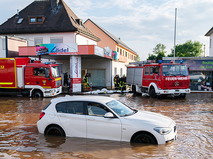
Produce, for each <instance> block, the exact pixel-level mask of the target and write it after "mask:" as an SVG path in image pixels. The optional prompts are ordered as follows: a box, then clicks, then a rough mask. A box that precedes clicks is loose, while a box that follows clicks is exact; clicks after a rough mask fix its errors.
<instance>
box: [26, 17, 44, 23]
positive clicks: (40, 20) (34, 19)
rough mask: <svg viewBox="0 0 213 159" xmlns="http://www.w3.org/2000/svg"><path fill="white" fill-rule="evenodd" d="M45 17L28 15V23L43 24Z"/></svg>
mask: <svg viewBox="0 0 213 159" xmlns="http://www.w3.org/2000/svg"><path fill="white" fill-rule="evenodd" d="M44 19H45V17H42V16H39V17H29V23H30V24H43V22H44Z"/></svg>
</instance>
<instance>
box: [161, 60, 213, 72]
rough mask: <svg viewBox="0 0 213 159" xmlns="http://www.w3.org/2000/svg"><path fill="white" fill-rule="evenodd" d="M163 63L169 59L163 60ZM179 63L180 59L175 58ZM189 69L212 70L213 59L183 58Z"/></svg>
mask: <svg viewBox="0 0 213 159" xmlns="http://www.w3.org/2000/svg"><path fill="white" fill-rule="evenodd" d="M163 62H164V63H170V60H163ZM175 63H180V60H175ZM183 63H184V64H187V66H188V68H189V70H190V71H213V60H183Z"/></svg>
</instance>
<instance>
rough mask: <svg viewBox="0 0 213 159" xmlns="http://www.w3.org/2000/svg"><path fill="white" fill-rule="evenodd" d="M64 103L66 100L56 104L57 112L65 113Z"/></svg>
mask: <svg viewBox="0 0 213 159" xmlns="http://www.w3.org/2000/svg"><path fill="white" fill-rule="evenodd" d="M66 104H67V103H66V102H62V103H58V104H56V111H57V112H58V113H66V112H67V108H66Z"/></svg>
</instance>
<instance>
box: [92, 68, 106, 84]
mask: <svg viewBox="0 0 213 159" xmlns="http://www.w3.org/2000/svg"><path fill="white" fill-rule="evenodd" d="M88 73H89V74H90V75H91V77H89V78H88V80H89V83H91V82H92V86H93V87H105V86H106V80H105V69H98V70H96V69H94V70H93V69H91V70H88Z"/></svg>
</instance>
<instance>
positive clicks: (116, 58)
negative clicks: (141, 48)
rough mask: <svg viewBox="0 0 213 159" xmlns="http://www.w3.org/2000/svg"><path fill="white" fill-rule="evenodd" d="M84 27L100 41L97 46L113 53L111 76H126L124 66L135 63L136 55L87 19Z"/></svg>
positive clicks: (121, 42)
mask: <svg viewBox="0 0 213 159" xmlns="http://www.w3.org/2000/svg"><path fill="white" fill-rule="evenodd" d="M84 25H85V26H86V27H87V28H88V29H89V30H90V31H91V32H92V33H93V34H94V35H95V36H97V37H99V38H100V39H101V41H99V42H97V45H98V46H100V47H102V48H108V49H110V50H112V51H113V54H114V55H113V61H112V74H113V76H115V75H119V76H123V75H126V65H127V64H129V63H130V62H136V61H137V53H136V52H135V51H134V50H132V49H131V48H129V47H128V46H127V45H126V44H125V43H124V42H123V41H121V39H120V38H117V37H116V36H114V35H113V34H111V33H110V32H109V31H107V30H105V29H104V28H102V27H101V26H99V25H97V24H96V23H95V22H93V21H92V20H91V19H87V20H86V21H85V22H84Z"/></svg>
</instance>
